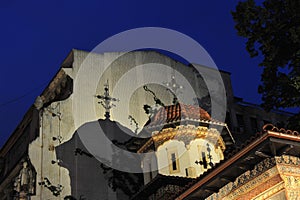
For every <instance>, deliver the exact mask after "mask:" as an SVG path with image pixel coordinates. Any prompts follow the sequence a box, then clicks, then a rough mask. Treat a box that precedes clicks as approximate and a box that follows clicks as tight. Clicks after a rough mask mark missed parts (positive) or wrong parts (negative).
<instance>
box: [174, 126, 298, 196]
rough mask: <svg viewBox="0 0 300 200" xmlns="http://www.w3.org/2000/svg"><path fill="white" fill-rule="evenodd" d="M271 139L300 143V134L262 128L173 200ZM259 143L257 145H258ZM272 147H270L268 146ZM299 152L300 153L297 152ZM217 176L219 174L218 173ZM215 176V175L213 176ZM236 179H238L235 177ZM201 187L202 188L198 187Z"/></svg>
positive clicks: (272, 127) (188, 185) (229, 150)
mask: <svg viewBox="0 0 300 200" xmlns="http://www.w3.org/2000/svg"><path fill="white" fill-rule="evenodd" d="M270 137H276V138H282V139H287V140H295V141H298V142H299V141H300V138H299V137H300V133H299V132H298V131H292V130H286V129H283V128H280V129H279V128H277V127H276V126H274V125H273V124H266V125H264V126H263V128H262V132H259V133H257V134H256V135H255V136H252V137H251V138H249V139H248V140H247V141H245V142H244V143H243V144H241V145H240V146H238V147H235V148H230V149H228V150H227V151H226V152H225V153H224V154H225V155H224V156H225V159H224V160H222V161H221V162H220V163H216V165H215V166H214V167H213V168H210V169H208V170H207V171H206V172H205V173H204V174H202V175H201V176H200V177H198V178H196V179H193V180H192V181H191V182H190V183H189V184H187V185H186V186H185V187H184V188H182V189H181V190H180V191H178V192H177V193H176V194H174V196H173V197H172V199H181V198H176V197H178V196H181V195H180V194H183V193H184V192H186V191H187V190H188V189H189V188H190V187H193V186H195V185H196V184H197V182H200V181H201V180H203V179H204V178H205V177H206V176H209V175H210V174H213V172H214V171H217V170H218V168H221V167H222V166H223V165H226V163H229V166H230V165H232V163H233V162H232V161H231V160H233V159H234V157H235V156H237V155H238V154H239V153H242V152H243V151H245V150H246V149H249V151H250V150H251V149H253V148H255V147H254V146H255V145H257V144H261V143H262V142H263V141H267V142H268V141H269V140H267V139H268V138H270ZM256 143H257V144H256ZM268 146H270V145H268ZM297 152H298V151H297ZM216 174H217V173H216ZM213 176H214V175H213ZM234 178H236V177H234ZM198 187H200V186H198Z"/></svg>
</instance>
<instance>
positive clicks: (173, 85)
mask: <svg viewBox="0 0 300 200" xmlns="http://www.w3.org/2000/svg"><path fill="white" fill-rule="evenodd" d="M163 83H164V84H165V85H166V86H167V87H168V88H167V91H169V92H170V93H171V94H172V95H173V104H177V103H178V98H177V94H179V93H180V92H178V91H177V90H179V89H182V88H183V86H182V85H179V84H178V83H177V82H176V80H175V73H174V72H173V73H172V76H171V81H170V82H163Z"/></svg>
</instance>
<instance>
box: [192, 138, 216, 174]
mask: <svg viewBox="0 0 300 200" xmlns="http://www.w3.org/2000/svg"><path fill="white" fill-rule="evenodd" d="M206 146H207V152H208V155H207V158H208V159H209V163H207V161H208V160H207V158H206V154H205V152H202V153H201V154H202V160H200V161H198V160H196V161H195V163H196V164H197V165H202V166H203V167H204V169H207V166H208V165H209V166H210V167H211V168H212V167H213V166H214V163H213V162H212V155H211V153H210V152H211V149H210V147H209V144H208V143H207V144H206Z"/></svg>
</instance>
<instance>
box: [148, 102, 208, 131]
mask: <svg viewBox="0 0 300 200" xmlns="http://www.w3.org/2000/svg"><path fill="white" fill-rule="evenodd" d="M186 120H190V121H198V122H200V121H203V122H204V121H211V117H210V115H209V114H208V112H207V111H205V110H204V109H203V108H201V107H199V106H195V105H186V104H180V103H178V104H175V105H168V106H163V107H161V108H159V110H158V111H157V112H156V113H155V114H154V116H153V117H152V118H151V122H150V123H148V124H147V125H146V126H147V128H151V127H155V126H160V125H167V124H172V123H176V122H180V121H186Z"/></svg>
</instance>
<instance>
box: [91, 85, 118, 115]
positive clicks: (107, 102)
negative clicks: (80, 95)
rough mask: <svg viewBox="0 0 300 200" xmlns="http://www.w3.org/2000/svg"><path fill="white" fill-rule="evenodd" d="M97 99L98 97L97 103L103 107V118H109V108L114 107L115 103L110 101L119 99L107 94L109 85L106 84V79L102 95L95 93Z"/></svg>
mask: <svg viewBox="0 0 300 200" xmlns="http://www.w3.org/2000/svg"><path fill="white" fill-rule="evenodd" d="M96 97H97V98H98V99H100V101H99V102H98V103H99V104H101V105H102V106H103V108H104V109H105V115H104V116H105V118H106V119H109V118H110V109H112V107H115V106H116V105H115V104H113V103H112V102H114V101H119V99H117V98H114V97H111V96H110V95H109V85H108V80H107V82H106V83H105V84H104V94H103V95H97V96H96Z"/></svg>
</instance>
